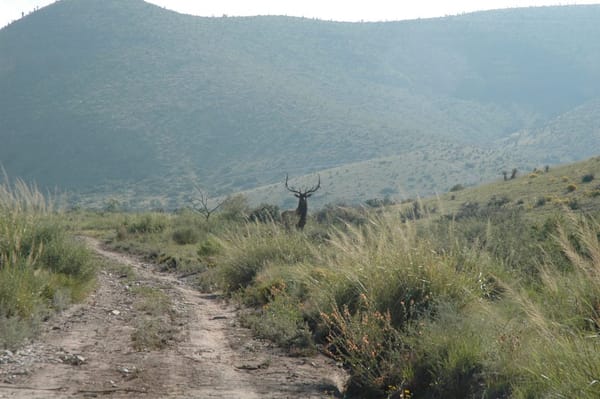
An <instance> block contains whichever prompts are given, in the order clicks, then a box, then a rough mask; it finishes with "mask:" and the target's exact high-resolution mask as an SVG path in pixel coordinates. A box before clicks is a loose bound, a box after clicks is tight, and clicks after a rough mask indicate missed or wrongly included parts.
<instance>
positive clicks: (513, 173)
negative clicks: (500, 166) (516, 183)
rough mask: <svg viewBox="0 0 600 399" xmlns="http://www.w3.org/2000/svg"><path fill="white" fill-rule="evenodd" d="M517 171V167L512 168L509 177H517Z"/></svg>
mask: <svg viewBox="0 0 600 399" xmlns="http://www.w3.org/2000/svg"><path fill="white" fill-rule="evenodd" d="M517 172H518V170H517V168H514V169H513V170H512V173H511V174H510V179H511V180H512V179H514V178H515V177H517Z"/></svg>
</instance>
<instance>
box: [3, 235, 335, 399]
mask: <svg viewBox="0 0 600 399" xmlns="http://www.w3.org/2000/svg"><path fill="white" fill-rule="evenodd" d="M86 240H87V242H88V244H89V246H90V248H92V249H93V250H94V251H95V252H96V253H98V254H99V255H100V256H102V257H104V258H107V259H109V260H110V261H111V262H116V263H120V264H124V265H128V266H130V267H131V268H132V269H133V270H134V271H135V275H136V276H135V280H134V281H133V282H132V281H124V280H123V279H122V278H121V276H119V275H117V274H115V273H110V272H107V271H102V272H101V273H100V274H99V277H98V287H97V289H96V290H95V292H94V293H93V294H92V295H91V296H90V298H89V299H88V300H87V302H86V303H85V304H82V305H76V306H74V307H72V308H71V309H69V310H68V311H67V312H64V313H63V314H61V315H59V316H57V317H56V318H54V319H53V320H51V321H49V322H48V324H49V325H47V326H45V327H44V328H45V331H44V333H43V334H42V336H41V337H40V339H39V340H38V341H37V342H36V343H33V344H31V345H28V346H27V347H25V348H23V349H21V350H20V351H19V352H18V353H17V354H15V358H16V359H17V360H16V361H15V362H14V363H12V364H11V363H8V364H0V383H3V384H2V385H0V398H3V397H7V398H64V397H97V396H109V397H111V398H121V397H123V398H125V397H127V398H132V397H143V398H240V399H252V398H273V399H278V398H331V397H333V396H339V391H340V389H341V387H342V386H343V383H344V378H345V377H344V374H343V372H342V371H341V370H340V369H338V368H336V367H335V365H334V364H333V362H332V361H331V360H329V359H327V358H325V357H322V356H317V357H314V358H290V357H287V356H285V355H284V354H283V353H281V351H279V350H277V349H275V348H272V346H271V345H269V344H268V343H266V342H262V341H258V340H255V339H252V337H251V336H250V332H249V331H248V330H247V329H244V328H241V327H239V325H238V324H237V322H236V319H237V314H236V310H235V308H234V307H232V306H231V305H227V304H226V303H225V302H224V301H221V300H220V299H219V298H218V297H217V296H216V295H206V294H202V293H200V292H198V291H196V290H194V289H193V288H191V287H189V286H188V285H187V284H186V283H185V282H183V281H181V280H179V279H177V278H176V277H175V276H174V275H172V274H167V273H159V272H156V271H155V270H153V267H152V265H148V264H145V263H143V262H141V261H139V260H137V259H136V258H134V257H131V256H127V255H123V254H119V253H115V252H112V251H108V250H106V249H104V248H103V247H102V245H101V243H100V242H99V241H97V240H94V239H86ZM132 284H135V285H138V286H150V287H155V288H159V289H161V290H162V291H163V292H164V293H165V294H167V295H168V296H169V298H170V300H171V303H172V306H173V308H174V314H175V317H174V318H173V319H172V324H174V325H173V326H172V327H173V328H174V329H176V330H177V334H176V336H177V338H176V339H175V340H174V342H170V343H169V344H168V345H167V346H166V348H164V349H161V350H151V351H135V350H134V349H133V346H132V340H131V335H132V333H133V331H134V330H135V328H139V324H136V323H138V321H139V318H140V315H139V311H137V310H136V309H135V306H134V301H135V297H134V295H133V294H132V293H131V285H132ZM115 311H116V312H115ZM136 325H137V326H138V327H136Z"/></svg>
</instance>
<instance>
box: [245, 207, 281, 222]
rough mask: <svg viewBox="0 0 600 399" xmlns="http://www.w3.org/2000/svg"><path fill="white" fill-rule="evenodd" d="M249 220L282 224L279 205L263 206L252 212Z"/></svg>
mask: <svg viewBox="0 0 600 399" xmlns="http://www.w3.org/2000/svg"><path fill="white" fill-rule="evenodd" d="M248 219H249V220H250V221H251V222H260V223H269V222H281V211H280V209H279V207H278V206H277V205H270V204H261V205H259V206H258V207H257V208H254V209H253V210H251V211H250V214H249V215H248Z"/></svg>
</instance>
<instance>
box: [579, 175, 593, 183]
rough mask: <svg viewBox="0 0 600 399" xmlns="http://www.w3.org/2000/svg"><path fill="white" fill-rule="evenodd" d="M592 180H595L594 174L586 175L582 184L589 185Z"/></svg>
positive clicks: (582, 179)
mask: <svg viewBox="0 0 600 399" xmlns="http://www.w3.org/2000/svg"><path fill="white" fill-rule="evenodd" d="M592 180H594V174H593V173H588V174H586V175H583V177H582V178H581V182H582V183H589V182H591V181H592Z"/></svg>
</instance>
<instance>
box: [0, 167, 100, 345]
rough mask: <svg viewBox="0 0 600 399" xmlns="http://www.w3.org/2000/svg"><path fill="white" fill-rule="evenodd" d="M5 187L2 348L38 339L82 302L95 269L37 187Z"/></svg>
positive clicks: (0, 260) (0, 195)
mask: <svg viewBox="0 0 600 399" xmlns="http://www.w3.org/2000/svg"><path fill="white" fill-rule="evenodd" d="M5 180H6V181H5V182H4V183H3V184H2V185H0V321H1V322H0V346H2V347H7V348H13V347H15V346H17V345H18V344H19V343H21V342H23V341H24V340H26V339H28V338H30V337H31V336H33V335H34V334H35V333H36V330H37V326H38V325H39V323H40V322H41V321H43V320H45V319H47V318H48V317H49V316H50V315H51V314H52V312H55V311H61V310H64V309H65V308H66V307H68V306H69V305H70V304H71V303H73V302H78V301H81V300H82V299H84V298H85V296H86V295H87V293H88V292H89V291H90V290H91V289H92V287H93V286H94V278H95V273H96V264H95V262H94V260H93V258H92V257H91V255H90V253H89V251H88V250H87V249H86V247H85V245H84V244H83V243H80V242H78V241H76V240H75V239H73V238H72V237H70V236H69V235H68V234H67V233H66V227H65V226H64V224H63V221H62V219H61V217H62V212H61V211H59V210H55V209H54V208H53V202H52V201H51V200H50V199H47V198H45V197H44V196H43V195H42V194H41V193H40V192H39V191H38V190H37V189H36V188H35V187H34V186H30V185H27V184H25V183H24V182H22V181H18V180H17V181H16V182H15V183H14V184H10V183H8V182H7V180H8V179H7V178H6V177H5Z"/></svg>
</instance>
